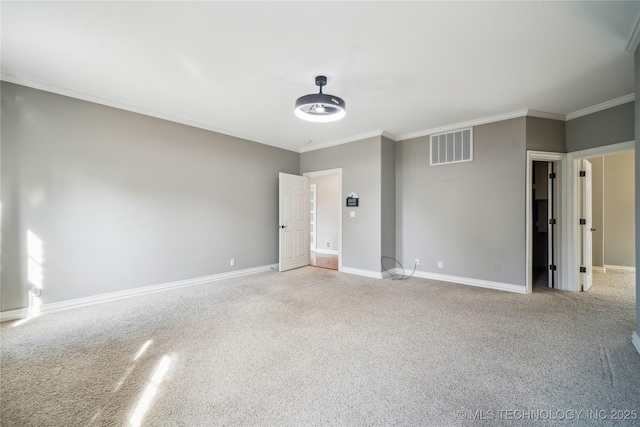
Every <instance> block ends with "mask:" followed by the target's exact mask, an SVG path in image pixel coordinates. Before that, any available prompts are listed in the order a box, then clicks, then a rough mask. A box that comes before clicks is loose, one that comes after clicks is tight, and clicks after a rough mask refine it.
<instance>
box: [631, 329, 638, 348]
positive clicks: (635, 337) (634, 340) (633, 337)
mask: <svg viewBox="0 0 640 427" xmlns="http://www.w3.org/2000/svg"><path fill="white" fill-rule="evenodd" d="M631 342H632V343H633V346H634V347H635V348H636V350H638V353H640V336H638V331H634V332H633V334H632V335H631Z"/></svg>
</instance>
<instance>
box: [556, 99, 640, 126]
mask: <svg viewBox="0 0 640 427" xmlns="http://www.w3.org/2000/svg"><path fill="white" fill-rule="evenodd" d="M635 99H636V95H635V94H633V93H632V94H630V95H625V96H621V97H620V98H616V99H612V100H611V101H607V102H603V103H602V104H598V105H594V106H591V107H587V108H583V109H582V110H578V111H574V112H573V113H569V114H567V121H569V120H573V119H577V118H578V117H582V116H586V115H589V114H593V113H597V112H598V111H602V110H606V109H608V108H613V107H617V106H618V105H622V104H626V103H628V102H632V101H635Z"/></svg>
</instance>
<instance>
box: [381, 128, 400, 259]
mask: <svg viewBox="0 0 640 427" xmlns="http://www.w3.org/2000/svg"><path fill="white" fill-rule="evenodd" d="M381 148H382V152H381V157H382V158H381V161H382V164H381V167H382V174H381V179H382V182H381V189H382V195H381V203H382V212H381V214H382V218H381V226H382V249H381V250H382V255H384V256H388V257H391V258H395V257H396V143H395V142H394V141H391V140H390V139H388V138H385V137H382V147H381ZM386 265H387V264H386V263H385V266H386Z"/></svg>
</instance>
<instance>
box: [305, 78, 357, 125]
mask: <svg viewBox="0 0 640 427" xmlns="http://www.w3.org/2000/svg"><path fill="white" fill-rule="evenodd" d="M326 85H327V78H326V77H325V76H316V86H319V87H320V93H312V94H310V95H305V96H301V97H300V98H298V99H297V100H296V110H295V113H296V116H298V117H299V118H301V119H303V120H307V121H309V122H320V123H326V122H335V121H336V120H340V119H341V118H343V117H344V116H345V115H346V110H345V103H344V101H343V100H342V98H339V97H337V96H334V95H329V94H326V93H322V87H323V86H326Z"/></svg>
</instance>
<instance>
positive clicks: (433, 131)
mask: <svg viewBox="0 0 640 427" xmlns="http://www.w3.org/2000/svg"><path fill="white" fill-rule="evenodd" d="M528 111H529V110H522V111H515V112H512V113H506V114H499V115H497V116H490V117H484V118H481V119H475V120H469V121H466V122H460V123H454V124H451V125H446V126H440V127H437V128H431V129H426V130H421V131H418V132H412V133H407V134H404V135H400V136H398V138H397V139H396V140H397V141H404V140H405V139H413V138H419V137H422V136H428V135H434V134H436V133H443V132H450V131H452V130H457V129H460V128H467V127H473V126H480V125H486V124H488V123H493V122H501V121H503V120H509V119H515V118H518V117H525V116H526V115H527V113H528Z"/></svg>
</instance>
